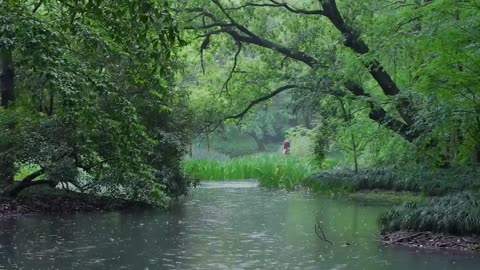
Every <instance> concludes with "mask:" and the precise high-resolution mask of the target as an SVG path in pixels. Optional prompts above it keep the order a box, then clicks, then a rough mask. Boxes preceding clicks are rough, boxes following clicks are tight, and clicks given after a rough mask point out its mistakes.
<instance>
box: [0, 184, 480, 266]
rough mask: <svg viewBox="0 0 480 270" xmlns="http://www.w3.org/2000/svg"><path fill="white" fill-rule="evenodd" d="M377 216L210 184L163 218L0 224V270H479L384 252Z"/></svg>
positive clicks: (458, 260)
mask: <svg viewBox="0 0 480 270" xmlns="http://www.w3.org/2000/svg"><path fill="white" fill-rule="evenodd" d="M220 186H221V185H220ZM382 210H383V209H382V207H378V206H377V207H375V206H362V205H358V203H353V202H349V201H341V200H331V199H326V198H321V197H320V198H319V197H316V196H314V195H309V194H304V193H287V192H283V191H269V190H264V189H260V188H256V187H252V185H243V184H229V185H227V186H221V187H219V185H215V184H210V185H208V186H204V187H202V188H198V189H197V190H195V191H194V192H193V195H192V196H191V197H190V198H189V199H187V200H186V201H185V202H184V203H181V204H179V205H178V206H176V207H175V208H174V209H172V210H170V211H167V212H166V211H160V210H155V211H142V212H133V213H105V214H101V213H100V214H99V213H97V214H79V215H73V216H65V217H44V216H27V217H9V218H0V269H368V270H375V269H412V270H413V269H435V270H440V269H459V270H460V269H462V270H468V269H476V270H478V269H480V256H478V255H476V257H475V256H474V254H468V253H460V254H456V255H452V254H448V253H441V252H425V251H417V250H415V249H409V248H398V247H397V248H392V247H383V246H382V245H381V244H380V243H379V242H378V241H377V240H376V237H375V234H376V233H377V227H376V218H377V215H378V214H379V212H380V211H382ZM315 216H318V218H319V220H320V221H321V222H322V223H323V225H322V227H323V230H324V232H325V234H326V237H327V239H328V240H330V241H332V242H333V243H334V245H333V246H332V245H330V244H328V243H326V242H324V241H322V240H320V239H319V238H318V237H317V236H316V234H315V231H314V224H315ZM347 243H348V244H347Z"/></svg>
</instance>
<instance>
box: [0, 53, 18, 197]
mask: <svg viewBox="0 0 480 270" xmlns="http://www.w3.org/2000/svg"><path fill="white" fill-rule="evenodd" d="M14 82H15V72H14V68H13V55H12V51H11V50H7V49H5V48H0V106H1V107H2V108H7V107H9V106H10V105H12V104H13V102H14V101H15V87H14V86H15V85H14ZM14 172H15V164H14V161H13V160H12V159H10V157H9V156H8V155H5V153H0V189H3V188H5V187H6V186H9V185H11V184H13V181H14Z"/></svg>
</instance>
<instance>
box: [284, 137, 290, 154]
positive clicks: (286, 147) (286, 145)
mask: <svg viewBox="0 0 480 270" xmlns="http://www.w3.org/2000/svg"><path fill="white" fill-rule="evenodd" d="M282 145H283V154H284V155H288V154H290V142H289V141H288V140H287V139H285V140H284V141H283V143H282Z"/></svg>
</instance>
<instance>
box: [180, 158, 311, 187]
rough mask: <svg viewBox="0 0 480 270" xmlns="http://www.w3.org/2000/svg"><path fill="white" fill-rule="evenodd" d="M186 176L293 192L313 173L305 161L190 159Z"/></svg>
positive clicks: (185, 167)
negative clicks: (252, 181)
mask: <svg viewBox="0 0 480 270" xmlns="http://www.w3.org/2000/svg"><path fill="white" fill-rule="evenodd" d="M183 166H184V169H185V172H186V173H187V174H188V175H190V176H192V177H194V178H197V179H201V180H238V179H257V180H258V181H259V184H260V186H264V187H283V188H287V189H293V188H294V187H295V186H297V185H299V184H300V183H302V181H303V180H304V179H305V178H306V177H307V176H309V175H311V174H312V173H313V166H312V165H311V163H310V162H309V161H308V159H305V158H299V157H295V156H283V155H280V154H257V155H253V156H244V157H238V158H232V159H227V160H206V159H189V160H185V161H184V162H183Z"/></svg>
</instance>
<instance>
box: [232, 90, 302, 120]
mask: <svg viewBox="0 0 480 270" xmlns="http://www.w3.org/2000/svg"><path fill="white" fill-rule="evenodd" d="M296 87H298V86H297V85H293V84H289V85H284V86H282V87H280V88H277V89H276V90H275V91H273V92H271V93H270V94H268V95H265V96H262V97H259V98H257V99H255V100H253V101H252V102H250V104H249V105H248V106H247V107H246V108H245V109H244V110H243V111H241V112H240V113H238V114H236V115H232V116H228V117H226V118H225V120H227V119H242V118H243V117H244V116H245V114H247V112H248V111H249V110H250V109H251V108H252V107H253V106H255V105H256V104H258V103H260V102H263V101H266V100H269V99H271V98H272V97H274V96H276V95H278V94H280V93H282V92H283V91H286V90H289V89H292V88H296Z"/></svg>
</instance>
